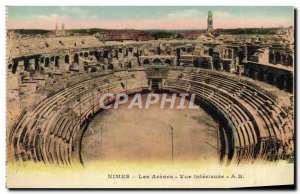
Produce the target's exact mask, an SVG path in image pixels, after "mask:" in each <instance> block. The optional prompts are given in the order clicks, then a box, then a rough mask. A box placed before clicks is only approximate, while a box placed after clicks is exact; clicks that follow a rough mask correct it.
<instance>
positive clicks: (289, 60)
mask: <svg viewBox="0 0 300 194" xmlns="http://www.w3.org/2000/svg"><path fill="white" fill-rule="evenodd" d="M287 65H288V66H291V67H292V66H293V57H292V56H291V55H288V57H287Z"/></svg>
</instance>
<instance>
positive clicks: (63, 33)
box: [61, 23, 66, 36]
mask: <svg viewBox="0 0 300 194" xmlns="http://www.w3.org/2000/svg"><path fill="white" fill-rule="evenodd" d="M65 34H66V33H65V24H64V23H62V25H61V35H62V36H65Z"/></svg>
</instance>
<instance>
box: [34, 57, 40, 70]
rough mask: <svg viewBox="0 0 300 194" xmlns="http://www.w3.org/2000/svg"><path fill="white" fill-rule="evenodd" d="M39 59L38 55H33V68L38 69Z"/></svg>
mask: <svg viewBox="0 0 300 194" xmlns="http://www.w3.org/2000/svg"><path fill="white" fill-rule="evenodd" d="M39 61H40V59H39V57H35V59H34V66H35V67H34V69H35V70H39V67H40V66H39Z"/></svg>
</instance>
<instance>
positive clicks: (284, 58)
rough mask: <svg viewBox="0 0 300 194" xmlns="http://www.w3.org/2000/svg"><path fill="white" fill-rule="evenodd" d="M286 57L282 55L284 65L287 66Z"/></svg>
mask: <svg viewBox="0 0 300 194" xmlns="http://www.w3.org/2000/svg"><path fill="white" fill-rule="evenodd" d="M286 62H287V60H286V55H282V64H283V65H287V63H286Z"/></svg>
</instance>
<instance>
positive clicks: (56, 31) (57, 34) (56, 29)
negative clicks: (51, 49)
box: [55, 22, 59, 36]
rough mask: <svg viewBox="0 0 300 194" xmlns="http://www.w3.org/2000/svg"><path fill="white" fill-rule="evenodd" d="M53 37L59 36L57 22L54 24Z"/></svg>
mask: <svg viewBox="0 0 300 194" xmlns="http://www.w3.org/2000/svg"><path fill="white" fill-rule="evenodd" d="M55 36H59V31H58V26H57V22H56V26H55Z"/></svg>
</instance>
